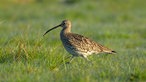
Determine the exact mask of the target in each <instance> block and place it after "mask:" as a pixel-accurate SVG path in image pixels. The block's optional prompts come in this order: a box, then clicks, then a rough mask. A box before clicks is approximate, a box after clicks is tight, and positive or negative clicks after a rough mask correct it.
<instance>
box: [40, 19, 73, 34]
mask: <svg viewBox="0 0 146 82" xmlns="http://www.w3.org/2000/svg"><path fill="white" fill-rule="evenodd" d="M58 27H62V28H63V29H66V28H70V27H71V22H70V21H69V20H63V21H62V23H61V24H59V25H57V26H55V27H53V28H51V29H49V30H48V31H46V33H45V34H44V35H46V34H47V33H48V32H50V31H51V30H53V29H56V28H58ZM44 35H43V36H44Z"/></svg>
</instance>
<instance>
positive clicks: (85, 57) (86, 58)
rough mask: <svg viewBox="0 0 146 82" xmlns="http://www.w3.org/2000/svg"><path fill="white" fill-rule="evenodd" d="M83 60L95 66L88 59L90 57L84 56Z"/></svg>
mask: <svg viewBox="0 0 146 82" xmlns="http://www.w3.org/2000/svg"><path fill="white" fill-rule="evenodd" d="M83 58H84V59H85V60H86V61H87V62H88V63H90V64H92V65H93V63H92V62H91V61H90V60H89V59H88V57H87V56H83Z"/></svg>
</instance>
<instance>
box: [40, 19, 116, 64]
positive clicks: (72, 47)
mask: <svg viewBox="0 0 146 82" xmlns="http://www.w3.org/2000/svg"><path fill="white" fill-rule="evenodd" d="M58 27H62V30H61V32H60V39H61V41H62V44H63V46H64V48H65V49H66V51H68V52H69V53H70V54H71V55H72V56H71V58H70V61H69V62H71V61H72V60H73V59H74V57H79V56H80V57H83V58H84V59H86V60H87V61H90V60H89V59H88V56H90V55H92V54H99V53H107V54H115V53H116V51H114V50H112V49H109V48H107V47H105V46H103V45H101V44H99V43H97V42H95V41H93V40H91V39H90V38H88V37H85V36H83V35H79V34H76V33H72V32H71V28H72V27H71V21H70V20H63V21H62V23H61V24H59V25H57V26H55V27H53V28H51V29H49V30H48V31H46V32H45V33H44V35H43V36H45V35H46V34H47V33H48V32H50V31H51V30H53V29H56V28H58Z"/></svg>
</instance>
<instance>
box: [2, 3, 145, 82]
mask: <svg viewBox="0 0 146 82" xmlns="http://www.w3.org/2000/svg"><path fill="white" fill-rule="evenodd" d="M145 3H146V1H145V0H92V1H91V0H1V1H0V82H53V81H55V82H131V81H134V82H144V81H146V5H145ZM64 19H68V20H70V21H71V22H72V27H73V28H72V32H74V33H77V34H81V35H84V36H86V37H90V38H91V39H93V40H95V41H96V42H99V43H101V44H103V45H105V46H107V47H109V48H112V49H114V50H115V51H117V52H118V53H117V54H116V55H106V54H100V55H92V56H90V57H89V59H90V60H91V61H92V62H93V64H92V65H91V64H89V63H88V62H86V61H85V60H84V59H83V58H80V57H79V58H75V59H74V60H73V62H72V63H71V64H69V65H68V64H65V62H66V61H67V60H66V57H68V56H71V55H70V54H69V53H68V52H66V51H65V49H64V48H63V46H62V44H61V41H60V37H59V33H60V30H61V28H58V29H56V30H54V31H51V32H50V33H48V34H47V35H46V36H45V37H43V34H44V33H45V31H47V30H48V29H49V28H52V27H53V26H56V25H58V24H60V23H61V21H62V20H64Z"/></svg>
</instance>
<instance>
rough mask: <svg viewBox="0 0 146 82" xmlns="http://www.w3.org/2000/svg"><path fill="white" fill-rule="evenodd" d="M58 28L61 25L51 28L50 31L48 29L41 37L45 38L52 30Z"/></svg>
mask: <svg viewBox="0 0 146 82" xmlns="http://www.w3.org/2000/svg"><path fill="white" fill-rule="evenodd" d="M59 26H61V24H60V25H57V26H55V27H53V28H51V29H49V30H48V31H46V33H45V34H44V35H43V36H45V35H46V34H47V33H48V32H50V31H51V30H53V29H56V28H57V27H59Z"/></svg>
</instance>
